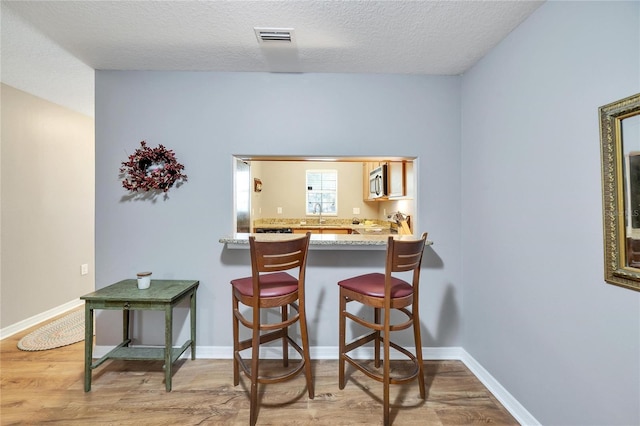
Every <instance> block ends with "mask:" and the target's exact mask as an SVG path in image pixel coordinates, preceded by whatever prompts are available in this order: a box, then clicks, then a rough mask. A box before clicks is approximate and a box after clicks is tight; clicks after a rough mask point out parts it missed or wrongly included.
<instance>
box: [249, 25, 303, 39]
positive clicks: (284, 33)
mask: <svg viewBox="0 0 640 426" xmlns="http://www.w3.org/2000/svg"><path fill="white" fill-rule="evenodd" d="M253 29H254V31H255V32H256V37H257V38H258V42H259V43H267V42H268V43H271V42H278V43H291V42H293V41H294V40H293V28H258V27H254V28H253Z"/></svg>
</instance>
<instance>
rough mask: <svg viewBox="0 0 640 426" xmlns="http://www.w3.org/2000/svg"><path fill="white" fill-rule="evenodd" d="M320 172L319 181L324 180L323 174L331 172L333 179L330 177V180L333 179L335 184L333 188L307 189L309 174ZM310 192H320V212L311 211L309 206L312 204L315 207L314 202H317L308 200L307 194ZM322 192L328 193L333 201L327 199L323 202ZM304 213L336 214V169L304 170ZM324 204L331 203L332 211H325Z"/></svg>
mask: <svg viewBox="0 0 640 426" xmlns="http://www.w3.org/2000/svg"><path fill="white" fill-rule="evenodd" d="M311 173H313V174H318V173H319V174H320V175H321V181H324V180H325V179H324V176H325V174H332V175H333V177H335V179H330V180H331V181H335V185H334V188H333V189H323V188H321V189H309V188H310V187H311V186H310V185H309V174H311ZM310 194H320V199H321V201H320V206H321V212H319V213H313V208H312V207H311V205H313V206H314V207H315V204H317V203H316V202H313V201H309V195H310ZM323 194H330V195H332V196H333V201H327V202H325V201H324V200H323V198H324V197H323ZM304 198H305V207H304V210H305V214H306V215H307V216H314V217H315V216H318V217H320V216H338V170H336V169H306V170H305V197H304ZM325 204H332V205H333V210H332V211H329V212H328V211H326V208H325Z"/></svg>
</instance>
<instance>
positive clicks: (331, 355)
mask: <svg viewBox="0 0 640 426" xmlns="http://www.w3.org/2000/svg"><path fill="white" fill-rule="evenodd" d="M111 349H112V347H108V346H96V347H95V348H94V351H93V357H94V358H101V357H102V356H104V355H105V354H107V353H108V352H109V351H110V350H111ZM359 349H360V350H356V351H355V352H354V353H352V356H353V357H354V358H362V359H370V358H371V356H372V350H371V348H359ZM407 349H409V350H410V351H413V349H414V348H407ZM280 353H281V351H280V352H279V351H278V349H277V348H276V347H273V348H267V350H266V351H264V352H263V353H262V354H261V357H262V358H277V357H279V356H280ZM294 353H295V352H294ZM294 353H292V354H291V356H294ZM422 354H423V358H424V359H425V360H428V361H434V360H438V361H444V360H458V361H462V362H463V363H464V364H465V365H466V366H467V368H469V370H471V372H472V373H473V374H474V375H475V376H476V377H477V378H478V380H480V382H481V383H482V384H483V385H484V386H485V387H486V388H487V389H488V390H489V392H491V393H492V394H493V396H495V397H496V399H497V400H498V401H500V403H501V404H502V405H503V406H504V408H505V409H506V410H507V411H508V412H509V413H510V414H511V415H512V416H513V417H515V419H516V420H517V421H518V423H520V424H521V425H523V426H540V425H541V423H540V422H538V421H537V420H536V419H535V417H533V416H532V415H531V413H529V411H527V409H526V408H524V407H523V406H522V404H520V403H519V402H518V400H516V399H515V398H514V397H513V395H511V394H510V393H509V392H508V391H507V390H506V389H505V388H504V387H503V386H502V385H501V384H500V383H499V382H498V381H497V380H496V379H495V378H494V377H493V376H492V375H491V374H489V372H488V371H487V370H485V368H484V367H482V365H480V363H479V362H478V361H476V360H475V359H474V358H473V357H472V356H471V355H469V353H467V351H465V350H464V348H461V347H442V348H423V349H422ZM190 356H191V355H190V352H189V351H186V352H185V353H184V354H183V355H182V357H183V358H187V357H190ZM392 356H393V355H392ZM196 357H197V358H198V359H232V357H233V348H232V347H231V346H198V348H197V352H196ZM394 358H395V357H394ZM398 358H400V359H401V358H402V357H401V356H400V357H398ZM311 359H338V347H336V346H313V347H311Z"/></svg>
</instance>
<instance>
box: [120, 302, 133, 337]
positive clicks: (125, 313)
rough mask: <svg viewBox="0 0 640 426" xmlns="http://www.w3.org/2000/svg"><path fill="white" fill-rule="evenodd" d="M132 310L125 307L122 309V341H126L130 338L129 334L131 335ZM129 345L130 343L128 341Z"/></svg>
mask: <svg viewBox="0 0 640 426" xmlns="http://www.w3.org/2000/svg"><path fill="white" fill-rule="evenodd" d="M130 324H131V311H130V310H129V309H128V308H127V307H125V308H124V309H123V310H122V341H123V342H126V341H128V340H129V336H130V335H131V325H130ZM127 346H129V343H127Z"/></svg>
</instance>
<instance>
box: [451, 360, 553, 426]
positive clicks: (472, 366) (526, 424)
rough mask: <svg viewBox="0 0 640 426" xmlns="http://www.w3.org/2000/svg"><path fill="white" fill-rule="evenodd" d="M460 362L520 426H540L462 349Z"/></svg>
mask: <svg viewBox="0 0 640 426" xmlns="http://www.w3.org/2000/svg"><path fill="white" fill-rule="evenodd" d="M460 351H461V358H460V361H462V362H464V364H465V365H466V366H467V368H468V369H469V370H471V372H472V373H473V374H474V375H475V376H476V377H477V378H478V380H480V381H481V382H482V384H483V385H484V386H485V387H486V388H487V389H488V390H489V392H491V393H492V394H493V396H495V397H496V399H497V400H498V401H500V403H501V404H502V406H503V407H504V408H505V409H506V410H507V411H509V413H511V415H512V416H513V417H515V418H516V420H517V421H518V423H520V424H521V425H522V426H540V425H541V423H540V422H539V421H538V420H536V418H535V417H533V416H532V415H531V413H529V411H527V409H526V408H524V407H523V406H522V404H520V403H519V402H518V400H517V399H515V398H514V397H513V395H511V394H510V393H509V392H508V391H507V390H506V389H505V388H504V387H503V386H502V385H501V384H500V383H499V382H498V381H497V380H496V379H495V378H494V377H493V376H492V375H491V374H489V372H488V371H487V370H485V368H484V367H483V366H482V365H480V363H479V362H478V361H476V360H475V359H474V358H473V357H472V356H471V355H469V354H468V353H467V351H465V350H464V349H463V348H460Z"/></svg>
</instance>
